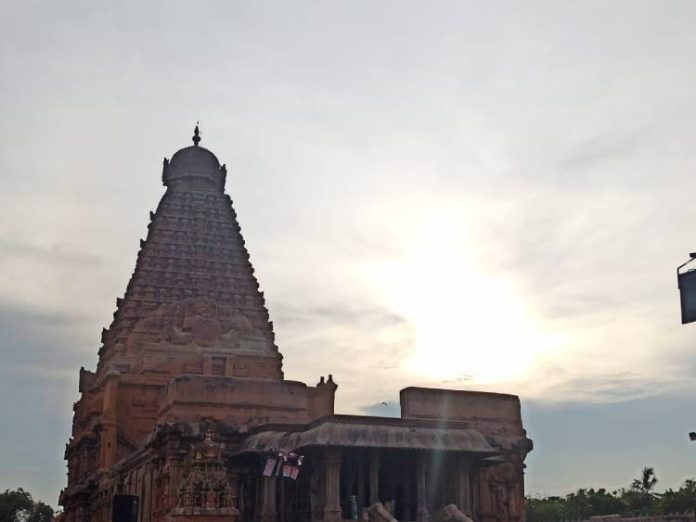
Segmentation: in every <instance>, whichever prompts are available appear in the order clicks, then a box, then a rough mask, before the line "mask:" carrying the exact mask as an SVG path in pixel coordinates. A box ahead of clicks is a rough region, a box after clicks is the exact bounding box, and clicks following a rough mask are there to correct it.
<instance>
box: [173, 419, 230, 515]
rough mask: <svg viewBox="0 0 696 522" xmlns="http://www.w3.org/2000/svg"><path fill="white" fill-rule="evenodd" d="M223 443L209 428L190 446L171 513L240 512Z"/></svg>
mask: <svg viewBox="0 0 696 522" xmlns="http://www.w3.org/2000/svg"><path fill="white" fill-rule="evenodd" d="M223 449H224V447H223V445H222V444H221V443H219V442H216V441H215V440H214V439H213V433H212V431H211V430H208V432H207V433H206V435H205V439H204V440H203V441H202V442H200V443H199V444H196V445H194V446H193V448H192V456H191V461H190V462H189V466H188V469H187V470H186V471H185V472H184V477H183V480H182V481H181V485H180V486H179V501H178V504H177V507H176V509H175V510H174V512H173V514H174V515H190V514H199V515H226V516H236V515H237V514H239V511H238V510H237V508H236V506H235V504H236V498H237V495H236V491H235V488H234V485H233V482H232V480H231V478H230V476H229V474H228V473H227V469H226V468H225V463H224V460H223Z"/></svg>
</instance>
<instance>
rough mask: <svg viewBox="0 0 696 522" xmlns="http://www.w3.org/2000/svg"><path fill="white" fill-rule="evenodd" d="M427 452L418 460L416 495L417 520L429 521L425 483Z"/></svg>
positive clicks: (421, 521) (419, 521)
mask: <svg viewBox="0 0 696 522" xmlns="http://www.w3.org/2000/svg"><path fill="white" fill-rule="evenodd" d="M427 462H428V459H427V454H426V453H424V454H423V455H421V458H420V459H419V460H418V468H417V475H416V497H417V511H418V513H417V514H416V521H417V522H429V521H430V513H428V501H427V489H426V485H425V477H426V473H427V471H428V464H427Z"/></svg>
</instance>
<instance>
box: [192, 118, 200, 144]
mask: <svg viewBox="0 0 696 522" xmlns="http://www.w3.org/2000/svg"><path fill="white" fill-rule="evenodd" d="M199 134H200V130H199V129H198V122H196V128H195V129H193V138H192V139H193V145H194V147H198V144H199V143H200V141H201V137H200V136H199Z"/></svg>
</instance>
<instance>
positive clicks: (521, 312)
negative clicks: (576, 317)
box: [371, 220, 553, 384]
mask: <svg viewBox="0 0 696 522" xmlns="http://www.w3.org/2000/svg"><path fill="white" fill-rule="evenodd" d="M455 222H456V221H455ZM448 223H449V225H448ZM406 243H407V248H406V253H405V255H404V256H399V257H394V258H391V259H389V260H386V261H384V262H383V263H379V264H378V265H374V266H373V267H372V268H373V270H371V271H372V274H373V276H374V277H375V281H374V282H375V284H376V285H379V288H380V290H381V291H382V292H383V293H384V296H385V298H386V299H387V301H388V303H389V306H390V307H391V308H392V309H393V310H394V311H395V312H396V313H398V314H400V315H401V316H402V317H404V319H406V320H407V321H408V322H409V323H410V324H411V325H412V327H413V328H414V332H415V349H414V351H413V353H412V354H411V356H410V357H408V358H407V359H406V360H405V361H404V365H403V368H404V370H406V371H408V372H409V373H412V374H415V375H419V376H421V377H425V378H428V379H432V380H440V381H443V380H444V381H447V380H452V381H469V382H471V383H472V384H493V383H497V382H501V381H507V380H513V379H521V378H524V377H525V376H527V374H528V373H529V372H530V371H531V368H532V366H533V365H534V363H535V362H537V361H538V359H539V358H540V356H542V354H543V353H544V352H546V351H547V350H548V349H549V348H550V346H551V344H552V343H553V339H552V336H551V335H550V334H548V333H545V332H544V331H543V329H542V325H541V324H540V322H539V321H538V320H537V319H536V318H535V317H534V316H533V314H532V313H531V310H530V309H529V306H528V305H527V304H526V303H525V301H524V300H523V299H522V298H521V297H520V296H519V295H517V294H516V293H515V292H514V289H513V287H512V286H511V285H510V284H509V283H507V282H506V281H505V280H503V279H501V278H498V277H495V276H493V275H490V274H487V273H485V272H484V271H482V270H480V269H477V267H475V266H473V264H472V263H471V261H470V255H468V252H470V251H471V250H470V249H469V248H467V245H466V241H465V240H464V238H463V237H462V231H461V230H454V229H453V225H452V221H451V220H447V222H446V223H434V222H431V223H430V224H429V225H428V226H425V227H423V228H422V229H421V230H420V233H417V234H415V235H413V236H411V238H410V240H408V241H407V242H406Z"/></svg>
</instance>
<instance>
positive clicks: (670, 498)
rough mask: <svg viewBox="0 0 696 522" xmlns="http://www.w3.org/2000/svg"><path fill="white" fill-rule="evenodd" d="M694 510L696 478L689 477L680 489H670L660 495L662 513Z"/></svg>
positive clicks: (695, 508) (660, 510)
mask: <svg viewBox="0 0 696 522" xmlns="http://www.w3.org/2000/svg"><path fill="white" fill-rule="evenodd" d="M694 510H696V480H693V479H687V480H685V481H684V484H682V486H681V487H680V488H679V489H678V490H676V491H674V490H673V489H668V490H667V491H665V492H664V493H663V494H662V495H661V496H660V500H659V512H660V514H662V515H670V514H672V513H684V512H685V511H691V512H693V511H694Z"/></svg>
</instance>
